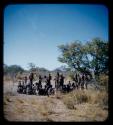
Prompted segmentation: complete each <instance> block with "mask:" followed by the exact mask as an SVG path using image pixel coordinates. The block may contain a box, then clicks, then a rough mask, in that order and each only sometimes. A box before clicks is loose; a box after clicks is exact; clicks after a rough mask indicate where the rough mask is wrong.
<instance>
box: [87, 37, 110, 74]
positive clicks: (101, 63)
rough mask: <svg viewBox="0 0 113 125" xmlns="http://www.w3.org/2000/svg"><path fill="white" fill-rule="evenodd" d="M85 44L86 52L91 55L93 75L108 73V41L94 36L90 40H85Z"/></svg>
mask: <svg viewBox="0 0 113 125" xmlns="http://www.w3.org/2000/svg"><path fill="white" fill-rule="evenodd" d="M86 46H87V52H88V54H89V55H90V56H91V57H92V60H91V61H90V65H91V68H92V69H94V72H95V75H97V76H98V75H99V74H100V73H108V58H109V56H108V42H105V41H103V40H101V39H100V38H94V39H93V40H92V41H91V42H87V44H86Z"/></svg>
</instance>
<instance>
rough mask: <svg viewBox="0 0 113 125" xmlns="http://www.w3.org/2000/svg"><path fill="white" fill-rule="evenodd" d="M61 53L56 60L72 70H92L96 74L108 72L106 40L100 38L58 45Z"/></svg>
mask: <svg viewBox="0 0 113 125" xmlns="http://www.w3.org/2000/svg"><path fill="white" fill-rule="evenodd" d="M58 48H59V50H60V52H61V55H60V56H59V57H58V60H59V61H60V62H62V63H66V64H67V65H68V66H69V67H70V68H71V69H72V70H74V71H80V72H83V71H85V72H86V71H87V72H90V70H94V74H95V75H96V76H98V75H99V74H100V73H108V42H105V41H103V40H101V39H100V38H94V39H93V40H92V41H90V42H87V43H86V44H84V45H83V44H82V43H81V42H80V41H75V42H73V43H70V44H66V45H60V46H58Z"/></svg>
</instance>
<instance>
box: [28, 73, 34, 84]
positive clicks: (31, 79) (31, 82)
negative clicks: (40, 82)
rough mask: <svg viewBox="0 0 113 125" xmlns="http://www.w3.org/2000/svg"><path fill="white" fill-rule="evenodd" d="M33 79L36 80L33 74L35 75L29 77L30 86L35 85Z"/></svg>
mask: <svg viewBox="0 0 113 125" xmlns="http://www.w3.org/2000/svg"><path fill="white" fill-rule="evenodd" d="M33 79H34V74H33V73H30V75H29V80H30V84H31V85H32V84H33Z"/></svg>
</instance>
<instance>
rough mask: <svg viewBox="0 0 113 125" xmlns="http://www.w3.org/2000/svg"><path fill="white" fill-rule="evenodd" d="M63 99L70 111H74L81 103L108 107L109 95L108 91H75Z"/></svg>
mask: <svg viewBox="0 0 113 125" xmlns="http://www.w3.org/2000/svg"><path fill="white" fill-rule="evenodd" d="M62 99H63V102H64V103H65V104H66V105H67V107H68V108H69V109H73V108H74V105H76V104H81V103H89V104H98V105H100V106H102V107H103V106H108V94H107V92H106V91H96V90H82V91H81V90H75V91H73V92H71V93H68V94H66V95H63V98H62Z"/></svg>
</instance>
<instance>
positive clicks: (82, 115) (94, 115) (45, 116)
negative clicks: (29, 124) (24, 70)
mask: <svg viewBox="0 0 113 125" xmlns="http://www.w3.org/2000/svg"><path fill="white" fill-rule="evenodd" d="M16 89H17V84H16V83H15V84H13V83H12V82H8V83H4V118H5V119H6V120H8V121H35V122H36V121H45V122H46V121H48V122H50V121H55V122H57V121H104V120H106V118H107V116H108V111H107V110H103V109H101V108H100V107H99V106H98V105H92V104H88V103H82V104H79V105H75V108H74V109H73V110H71V109H68V108H67V107H66V105H65V104H64V103H63V101H62V100H61V99H58V98H57V97H56V96H55V95H53V96H50V97H47V96H38V95H25V94H18V93H17V92H16Z"/></svg>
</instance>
